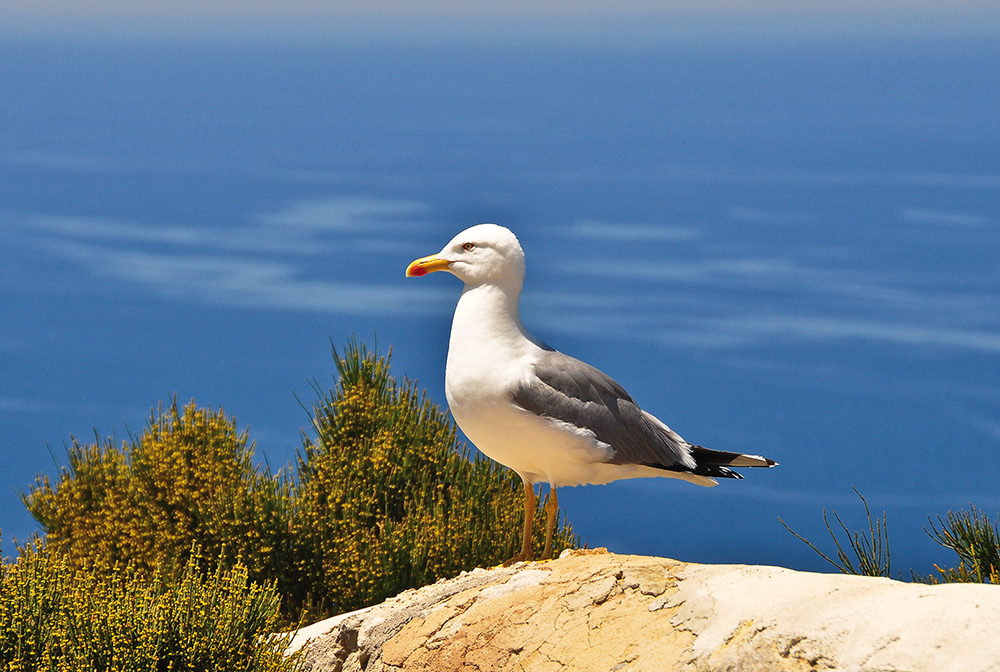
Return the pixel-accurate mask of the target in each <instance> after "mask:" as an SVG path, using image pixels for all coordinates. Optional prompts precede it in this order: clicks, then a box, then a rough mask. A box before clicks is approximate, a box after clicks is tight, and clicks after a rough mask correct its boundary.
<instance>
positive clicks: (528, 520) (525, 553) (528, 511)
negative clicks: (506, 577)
mask: <svg viewBox="0 0 1000 672" xmlns="http://www.w3.org/2000/svg"><path fill="white" fill-rule="evenodd" d="M521 481H522V482H523V483H524V540H523V541H522V543H521V552H520V553H518V554H517V555H515V556H514V557H513V558H511V559H510V560H508V561H507V562H505V563H503V566H504V567H508V566H510V565H513V564H514V563H515V562H521V561H522V560H531V558H532V557H533V554H532V552H531V524H532V523H533V522H534V519H535V503H536V500H535V486H534V485H532V484H531V483H530V482H528V481H526V480H525V479H524V477H523V476H522V477H521Z"/></svg>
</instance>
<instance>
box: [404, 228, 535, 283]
mask: <svg viewBox="0 0 1000 672" xmlns="http://www.w3.org/2000/svg"><path fill="white" fill-rule="evenodd" d="M434 271H448V272H449V273H451V274H452V275H454V276H455V277H457V278H458V279H459V280H461V281H462V282H464V283H465V284H466V286H476V285H483V284H496V285H501V286H506V287H511V286H513V287H516V288H517V290H520V288H521V284H522V283H523V282H524V252H523V251H522V250H521V244H520V243H518V242H517V236H515V235H514V234H513V233H512V232H511V230H510V229H506V228H504V227H502V226H497V225H496V224H477V225H476V226H473V227H471V228H468V229H466V230H465V231H462V232H461V233H460V234H458V235H457V236H455V237H454V238H452V239H451V241H450V242H449V243H448V244H447V245H445V246H444V249H442V250H441V251H440V252H438V253H437V254H432V255H430V256H429V257H422V258H420V259H417V260H416V261H414V262H413V263H411V264H410V265H409V266H407V268H406V276H407V277H413V276H421V275H427V274H428V273H433V272H434Z"/></svg>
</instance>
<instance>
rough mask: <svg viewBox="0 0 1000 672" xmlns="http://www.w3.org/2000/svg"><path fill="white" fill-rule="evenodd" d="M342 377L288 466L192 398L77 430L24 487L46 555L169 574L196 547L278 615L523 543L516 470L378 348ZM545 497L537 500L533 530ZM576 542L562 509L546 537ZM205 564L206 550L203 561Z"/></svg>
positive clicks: (313, 610)
mask: <svg viewBox="0 0 1000 672" xmlns="http://www.w3.org/2000/svg"><path fill="white" fill-rule="evenodd" d="M334 358H335V361H336V365H337V374H338V382H337V384H336V386H335V388H334V389H330V390H323V389H321V388H320V387H319V386H314V387H315V391H316V395H317V399H316V401H315V403H314V404H313V408H312V412H311V416H312V420H313V426H314V428H315V431H316V434H315V438H309V437H304V446H303V449H302V450H301V452H300V454H299V458H298V460H297V464H296V465H295V466H296V468H297V476H296V477H295V478H292V477H286V476H283V475H281V474H280V473H279V475H277V476H273V475H271V474H270V473H269V472H268V471H266V470H261V469H260V468H259V467H256V466H254V464H253V459H252V458H253V451H254V446H253V444H250V443H248V440H247V433H246V431H242V432H241V431H239V430H238V429H237V425H236V422H235V420H233V419H232V418H230V417H227V416H226V415H225V414H224V413H223V411H222V410H221V409H219V410H218V411H214V410H212V409H206V408H197V407H196V406H195V404H194V402H191V403H190V404H189V405H187V406H185V407H184V408H180V407H178V404H177V401H176V399H174V400H173V403H172V404H171V405H170V407H169V408H167V409H163V408H162V407H161V408H160V409H158V412H156V413H154V414H153V415H152V417H151V418H150V421H149V424H148V426H147V427H146V428H145V430H144V431H143V432H142V434H141V435H140V436H139V437H138V438H135V437H132V438H131V439H130V440H129V441H127V442H123V443H122V444H120V445H119V444H116V442H115V441H113V440H111V439H108V440H106V441H104V442H101V441H98V442H96V443H92V444H81V443H79V442H77V441H76V440H73V442H72V445H71V446H70V447H69V449H68V454H69V465H68V467H66V468H64V469H63V470H62V472H61V473H60V475H59V477H58V480H57V481H55V482H53V481H50V479H49V478H48V477H42V478H40V479H38V480H37V481H36V482H35V484H34V485H33V486H32V487H31V488H30V491H29V492H28V493H27V494H26V495H24V496H23V500H24V503H25V505H26V506H27V508H28V510H29V512H30V513H31V514H32V515H33V516H34V517H35V519H36V520H37V521H38V522H39V523H40V525H41V527H42V530H43V531H44V533H45V537H44V545H45V548H46V551H47V553H49V554H50V555H51V557H53V558H55V557H58V558H59V561H60V562H63V563H65V564H66V566H67V567H69V568H71V569H73V570H87V571H90V572H91V573H92V574H93V575H94V576H101V575H108V576H110V575H111V574H112V573H113V572H115V571H116V570H117V571H122V570H123V568H125V567H129V568H130V569H129V572H131V574H130V575H135V576H136V577H145V578H146V579H150V578H151V577H154V576H160V577H170V576H172V577H179V576H180V575H181V574H182V573H183V568H184V567H186V566H187V563H188V561H189V560H190V558H191V555H190V549H191V548H192V547H198V548H200V549H202V552H203V553H204V555H205V556H206V557H208V558H212V559H221V558H228V559H237V560H238V561H239V562H240V567H243V568H244V571H245V572H246V573H247V575H248V577H249V579H250V580H251V581H254V582H257V583H259V584H268V585H270V584H271V583H274V584H275V585H276V587H277V591H278V594H280V595H282V596H283V598H284V599H283V603H282V608H283V613H284V618H285V619H286V622H295V621H296V620H297V619H298V617H299V615H300V614H303V613H305V612H308V614H309V617H311V618H318V617H321V616H324V615H327V614H329V613H331V612H336V611H347V610H350V609H354V608H358V607H362V606H366V605H368V604H373V603H377V602H379V601H381V600H383V599H385V598H387V597H389V596H391V595H394V594H396V593H398V592H400V591H402V590H404V589H406V588H415V587H418V586H421V585H424V584H426V583H429V582H433V581H435V580H437V579H439V578H442V577H445V576H450V575H453V574H455V573H457V572H459V571H461V570H467V569H472V568H474V567H477V566H483V565H494V564H497V563H499V562H501V561H503V560H505V559H506V558H509V557H510V556H511V555H513V554H514V552H515V550H516V549H519V548H520V530H521V527H522V524H523V516H524V499H523V491H522V486H521V482H520V479H519V478H518V477H517V476H516V475H515V474H514V473H513V472H511V471H509V470H507V469H506V468H504V467H501V466H499V465H497V464H496V463H494V462H492V461H490V460H488V459H486V458H482V457H479V456H476V457H471V456H470V453H469V450H468V449H467V448H466V446H465V445H464V444H462V443H460V442H459V441H458V438H457V434H456V429H455V426H454V424H453V423H452V422H451V421H450V419H449V418H448V416H447V415H446V413H445V412H443V411H442V410H441V409H440V408H439V407H437V406H436V405H434V404H433V403H432V402H431V401H430V400H429V399H428V398H427V397H426V394H425V393H422V392H420V391H418V390H417V388H416V385H415V383H413V382H411V381H409V380H407V379H406V378H404V379H403V380H402V382H398V381H396V380H395V379H394V378H393V377H392V376H391V374H390V369H389V357H388V356H386V357H382V356H379V355H378V354H377V353H370V352H369V351H368V350H367V349H366V348H365V347H364V346H363V345H358V344H357V343H354V342H352V343H350V344H349V345H348V347H347V348H346V349H345V352H344V354H343V356H341V355H340V354H338V353H337V351H336V350H334ZM543 505H544V502H541V503H540V505H539V506H538V507H537V508H536V510H535V512H534V515H535V517H536V520H535V529H536V531H537V534H536V540H535V543H536V545H537V546H541V544H542V541H543V539H542V535H543V531H544V529H545V525H544V517H545V514H544V509H543V508H542V506H543ZM575 544H576V538H575V537H574V536H573V534H572V530H571V529H570V527H569V526H568V524H566V523H565V521H564V522H563V524H562V525H561V526H560V527H559V528H558V529H557V531H556V535H555V538H554V549H555V551H556V552H558V551H559V550H561V549H562V548H565V547H567V546H573V545H575ZM199 562H200V563H201V566H202V567H203V568H205V567H207V564H206V563H205V561H204V560H201V561H199Z"/></svg>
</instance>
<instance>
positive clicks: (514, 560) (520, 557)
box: [500, 553, 532, 567]
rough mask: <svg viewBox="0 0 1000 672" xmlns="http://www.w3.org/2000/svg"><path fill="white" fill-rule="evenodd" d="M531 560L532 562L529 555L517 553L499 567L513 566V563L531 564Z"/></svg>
mask: <svg viewBox="0 0 1000 672" xmlns="http://www.w3.org/2000/svg"><path fill="white" fill-rule="evenodd" d="M531 560H532V556H531V555H529V554H527V553H518V554H517V555H515V556H514V557H513V558H511V559H510V560H508V561H506V562H505V563H503V564H502V565H500V566H501V567H510V566H511V565H513V564H515V563H518V562H531Z"/></svg>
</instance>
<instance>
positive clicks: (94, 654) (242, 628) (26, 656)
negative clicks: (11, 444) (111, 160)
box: [0, 547, 300, 672]
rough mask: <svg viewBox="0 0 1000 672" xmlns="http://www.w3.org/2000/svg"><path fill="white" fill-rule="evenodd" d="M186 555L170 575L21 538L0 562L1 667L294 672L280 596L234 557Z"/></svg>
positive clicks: (64, 671) (14, 671) (73, 671)
mask: <svg viewBox="0 0 1000 672" xmlns="http://www.w3.org/2000/svg"><path fill="white" fill-rule="evenodd" d="M199 559H200V558H199V557H198V556H197V555H192V556H191V558H190V559H189V560H188V562H187V563H186V564H185V565H184V566H183V567H182V568H181V569H180V572H179V573H178V574H177V576H176V577H163V576H162V575H159V574H157V575H154V576H153V577H151V578H147V577H144V576H143V575H142V574H140V573H138V572H136V571H134V570H133V569H131V568H129V569H126V570H123V571H119V572H116V573H107V572H100V571H96V570H94V569H74V568H72V567H71V566H70V565H69V562H68V560H67V558H66V557H64V556H63V555H61V554H58V553H54V552H52V551H51V550H50V549H47V548H44V547H27V548H24V549H22V555H21V556H20V557H19V558H18V559H17V561H16V562H13V563H10V564H3V565H0V667H2V669H3V670H5V672H22V671H24V672H27V671H31V672H36V671H42V670H50V671H52V672H55V671H58V672H92V671H100V670H115V671H116V672H133V671H136V672H138V671H142V672H149V671H159V670H199V671H202V670H203V671H206V672H208V671H211V670H218V671H219V672H222V671H227V672H228V671H229V670H244V671H246V672H286V671H287V672H292V671H294V670H297V669H299V667H300V659H299V657H298V656H292V657H290V658H285V657H284V656H283V653H284V650H285V648H286V646H287V644H288V641H289V638H288V637H272V636H270V633H272V632H274V630H275V629H277V624H278V621H277V618H278V603H279V601H280V596H279V595H278V593H277V591H276V590H275V588H274V586H273V585H268V586H261V585H259V584H255V583H250V582H248V580H247V570H246V568H245V567H244V566H243V565H241V564H238V563H237V564H236V565H235V566H234V567H232V568H231V569H223V568H222V566H221V565H219V566H218V568H217V569H216V570H215V571H214V572H212V573H207V574H206V573H204V572H203V571H202V570H201V568H200V563H199Z"/></svg>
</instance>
